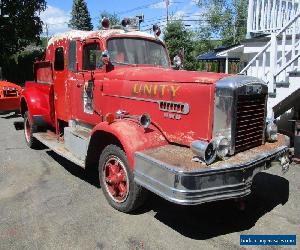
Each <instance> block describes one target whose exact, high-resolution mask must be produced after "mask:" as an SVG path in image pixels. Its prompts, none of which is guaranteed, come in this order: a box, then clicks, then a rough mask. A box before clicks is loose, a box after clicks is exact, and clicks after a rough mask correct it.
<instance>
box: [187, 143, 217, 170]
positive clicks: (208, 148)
mask: <svg viewBox="0 0 300 250" xmlns="http://www.w3.org/2000/svg"><path fill="white" fill-rule="evenodd" d="M191 149H192V151H193V153H195V154H196V155H197V156H198V157H199V158H200V160H201V161H203V162H205V163H206V164H207V165H209V164H212V163H213V162H214V161H215V159H216V155H217V153H216V152H217V151H216V143H215V142H214V141H211V142H206V141H193V142H192V144H191Z"/></svg>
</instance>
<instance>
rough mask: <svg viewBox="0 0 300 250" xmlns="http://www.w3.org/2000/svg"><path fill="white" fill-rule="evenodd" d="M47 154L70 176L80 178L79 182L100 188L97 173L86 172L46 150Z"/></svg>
mask: <svg viewBox="0 0 300 250" xmlns="http://www.w3.org/2000/svg"><path fill="white" fill-rule="evenodd" d="M47 154H48V155H49V156H51V157H52V158H53V159H54V160H55V161H56V162H57V163H59V164H60V165H61V166H62V167H64V168H65V169H66V170H67V171H68V172H69V173H70V174H72V175H74V176H76V177H77V178H80V179H81V180H83V181H85V182H88V183H89V184H91V185H93V186H95V187H96V188H100V183H99V178H98V173H97V171H94V172H92V171H89V172H86V171H85V169H83V168H82V167H80V166H78V165H76V164H74V163H73V162H71V161H69V160H67V159H65V158H63V157H62V156H60V155H58V154H56V153H55V152H54V151H52V150H48V151H47Z"/></svg>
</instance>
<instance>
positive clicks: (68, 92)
mask: <svg viewBox="0 0 300 250" xmlns="http://www.w3.org/2000/svg"><path fill="white" fill-rule="evenodd" d="M34 73H35V81H33V82H27V83H26V85H25V90H24V91H23V93H22V96H21V114H22V116H23V117H24V132H25V140H26V142H27V144H28V146H29V147H31V148H36V147H38V146H39V143H40V142H42V143H43V144H45V145H46V146H48V147H49V148H50V149H52V150H53V151H55V152H56V153H57V154H59V155H61V156H63V157H65V158H66V159H68V160H70V161H72V162H74V163H76V164H78V165H79V166H81V167H83V168H85V169H94V170H98V174H99V180H100V184H101V187H102V190H103V193H104V195H105V197H106V199H107V200H108V202H109V203H110V204H111V206H113V207H114V208H116V209H118V210H119V211H122V212H130V211H132V210H134V209H136V208H137V207H138V206H140V205H141V204H142V203H143V201H144V199H145V197H146V190H149V191H151V192H154V193H156V194H158V195H159V196H161V197H163V198H165V199H167V200H169V201H171V202H175V203H178V204H184V205H194V204H201V203H203V202H210V201H216V200H224V199H232V198H240V197H244V196H246V195H248V194H250V192H251V184H252V181H253V178H254V176H255V175H256V173H258V172H260V171H262V170H264V169H266V168H267V167H269V166H270V163H271V161H273V160H280V163H281V166H282V169H283V171H286V170H287V169H288V165H289V160H288V158H287V151H288V147H287V140H286V138H285V137H284V136H283V135H280V134H277V128H276V125H275V124H274V123H273V122H272V121H266V111H267V108H266V103H267V93H268V91H267V86H266V84H265V83H264V82H262V81H260V80H259V79H256V78H253V77H247V76H232V75H225V74H217V73H207V72H188V71H184V70H178V71H176V70H174V69H172V67H171V63H170V59H169V56H168V53H167V50H166V47H165V45H164V43H163V42H162V41H161V40H160V39H159V38H157V37H155V36H152V35H149V34H146V33H143V32H138V31H126V30H122V29H113V30H101V31H91V32H84V31H70V32H67V33H64V34H61V35H58V36H56V37H53V38H52V39H51V40H50V41H49V44H48V47H47V49H46V55H45V59H44V60H43V61H40V62H37V63H35V65H34Z"/></svg>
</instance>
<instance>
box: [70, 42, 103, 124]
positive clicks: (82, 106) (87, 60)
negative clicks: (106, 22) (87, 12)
mask: <svg viewBox="0 0 300 250" xmlns="http://www.w3.org/2000/svg"><path fill="white" fill-rule="evenodd" d="M76 45H77V49H76V51H77V65H78V69H77V70H75V71H74V72H73V73H72V74H73V76H72V77H71V79H72V80H71V81H70V83H69V85H71V86H70V87H71V89H72V98H71V103H72V118H73V119H75V120H78V121H80V122H83V123H88V124H91V125H94V124H97V123H99V122H100V121H101V104H100V103H101V100H100V99H101V93H100V91H101V84H102V80H103V74H102V73H101V71H102V59H101V49H100V43H99V40H98V39H89V40H86V41H84V42H77V43H76ZM96 73H97V77H95V74H96Z"/></svg>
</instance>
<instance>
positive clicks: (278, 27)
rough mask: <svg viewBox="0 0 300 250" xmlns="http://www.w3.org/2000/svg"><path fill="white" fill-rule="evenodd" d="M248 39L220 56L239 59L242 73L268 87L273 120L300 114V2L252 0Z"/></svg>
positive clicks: (291, 0) (292, 0)
mask: <svg viewBox="0 0 300 250" xmlns="http://www.w3.org/2000/svg"><path fill="white" fill-rule="evenodd" d="M246 38H247V39H246V40H245V41H244V42H243V43H242V44H241V45H239V46H236V47H234V48H230V49H229V50H226V51H222V52H221V53H219V54H218V55H219V56H225V57H239V58H240V59H241V63H242V65H243V67H242V69H241V72H240V73H241V74H246V75H251V76H256V77H258V78H261V79H263V80H264V81H265V82H266V83H267V84H268V87H269V98H268V107H269V108H268V116H269V117H272V116H275V118H276V117H280V116H282V115H284V114H285V112H286V111H288V110H291V109H293V110H298V111H297V112H299V110H300V0H249V7H248V19H247V37H246ZM227 68H228V67H227ZM298 119H300V117H299V113H298Z"/></svg>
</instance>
